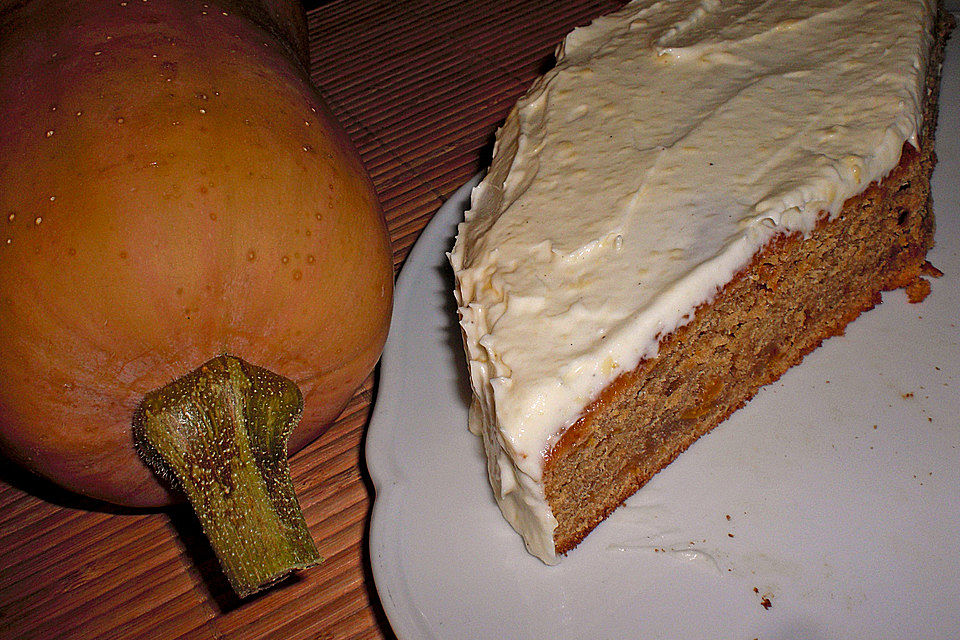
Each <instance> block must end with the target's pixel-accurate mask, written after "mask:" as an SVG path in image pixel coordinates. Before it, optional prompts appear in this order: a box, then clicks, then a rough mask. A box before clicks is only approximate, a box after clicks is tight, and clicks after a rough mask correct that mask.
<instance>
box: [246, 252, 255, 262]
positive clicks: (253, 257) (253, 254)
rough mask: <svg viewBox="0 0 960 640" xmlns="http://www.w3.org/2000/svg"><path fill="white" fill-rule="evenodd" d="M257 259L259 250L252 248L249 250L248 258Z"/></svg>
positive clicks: (251, 260)
mask: <svg viewBox="0 0 960 640" xmlns="http://www.w3.org/2000/svg"><path fill="white" fill-rule="evenodd" d="M256 259H257V252H256V251H254V250H253V249H250V251H248V252H247V260H249V261H250V262H253V261H254V260H256Z"/></svg>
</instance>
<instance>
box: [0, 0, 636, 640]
mask: <svg viewBox="0 0 960 640" xmlns="http://www.w3.org/2000/svg"><path fill="white" fill-rule="evenodd" d="M618 4H619V1H613V0H594V1H579V2H578V1H570V0H561V1H559V2H551V3H545V2H542V1H541V0H508V1H506V2H504V1H501V0H497V1H495V0H415V1H409V2H407V1H405V2H396V1H395V0H373V1H360V0H343V1H340V2H331V3H328V4H325V5H323V6H321V7H320V8H318V9H316V10H314V11H312V12H311V13H310V14H309V28H310V42H311V59H312V64H313V78H314V81H315V83H316V84H317V86H318V88H319V90H320V92H321V94H322V95H323V96H324V98H325V100H326V101H327V102H328V104H329V105H330V108H331V110H332V111H333V113H334V114H335V115H336V117H337V118H338V119H339V120H340V121H341V123H342V124H343V126H344V128H345V129H346V130H347V132H348V133H349V135H350V136H351V138H352V140H353V142H354V144H355V145H356V147H357V149H358V151H359V153H360V156H361V158H362V160H363V162H364V164H365V166H366V167H367V170H368V172H369V173H370V175H371V178H372V179H373V182H374V185H375V186H376V189H377V193H378V195H379V197H380V200H381V203H382V205H383V208H384V212H385V215H386V217H387V222H388V227H389V228H390V232H391V240H392V242H393V252H394V265H395V267H396V268H398V269H399V268H400V267H401V265H402V263H403V260H404V259H405V258H406V256H407V254H408V252H409V250H410V247H411V246H412V245H413V243H414V242H415V241H416V239H417V237H418V236H419V234H420V232H421V231H422V229H423V227H424V226H425V225H426V224H427V222H429V220H430V218H431V217H432V216H433V214H434V212H435V211H436V210H437V209H438V208H439V207H440V205H441V204H442V203H443V201H444V200H445V199H446V198H447V197H449V195H450V194H451V193H452V192H453V191H454V190H455V189H456V188H457V187H459V186H460V185H461V184H462V183H463V182H465V181H466V180H467V179H469V178H470V177H471V176H472V175H474V174H475V173H477V172H478V171H480V170H481V169H482V168H483V166H484V164H485V162H486V161H487V160H488V159H489V152H490V146H491V144H492V141H493V135H494V132H495V131H496V129H497V127H498V126H499V125H500V124H501V123H502V121H503V118H504V117H505V115H506V113H507V112H508V111H509V109H510V108H511V106H512V105H513V104H514V102H515V101H516V99H517V97H518V96H519V95H521V94H522V92H523V91H524V90H525V88H526V87H527V86H528V85H529V83H530V82H531V81H532V79H533V78H534V77H535V76H536V75H537V74H538V73H539V72H541V71H542V70H543V69H544V68H545V66H546V65H548V64H549V62H550V60H551V55H552V52H553V51H554V48H555V46H556V44H557V43H558V42H559V40H560V38H561V37H562V36H563V35H564V34H565V33H566V32H567V31H569V30H570V29H571V28H572V27H574V26H577V25H581V24H585V23H587V22H589V21H590V20H591V19H592V18H593V17H595V16H597V15H599V14H600V13H602V12H604V11H607V10H610V9H612V8H615V7H616V6H617V5H618ZM374 397H375V388H374V384H373V379H372V378H371V379H369V380H367V381H366V382H365V383H364V385H363V386H362V387H361V389H360V390H358V392H357V393H356V395H355V396H354V398H353V400H352V401H351V402H350V404H349V405H348V407H347V408H346V409H345V410H344V413H343V414H342V415H341V417H340V418H339V419H338V420H337V422H336V423H335V424H333V425H332V426H331V427H330V428H329V430H328V431H327V432H326V433H325V434H324V435H323V436H321V437H320V438H319V439H318V440H317V441H315V442H313V443H312V444H310V445H309V446H308V447H306V448H305V449H304V450H303V451H301V452H300V453H298V454H297V455H296V456H294V458H293V459H292V461H291V473H292V475H293V480H294V485H295V487H296V489H297V492H298V495H299V496H300V499H301V505H302V507H303V512H304V517H305V519H306V521H307V525H308V526H309V528H310V530H311V532H312V533H313V535H314V537H315V539H316V541H317V546H318V547H319V549H320V551H321V554H323V555H324V556H325V561H324V562H323V563H322V564H321V565H320V566H318V567H315V568H313V569H310V570H308V571H304V572H301V573H300V574H299V575H298V576H296V577H295V578H293V579H290V580H287V581H285V582H284V583H283V584H281V585H278V586H277V587H276V588H274V589H273V590H271V591H269V592H268V593H266V594H263V595H261V596H259V597H256V598H253V599H251V600H249V601H244V602H241V601H238V600H237V599H236V597H235V596H233V595H232V593H231V592H230V589H229V587H228V586H227V584H226V581H225V578H224V577H223V576H222V574H221V573H220V571H219V568H218V566H217V563H216V560H215V558H214V557H213V555H212V552H211V551H210V549H209V547H208V546H207V545H206V543H205V541H204V540H203V538H202V535H201V533H200V530H199V526H198V525H197V524H196V522H195V521H194V520H193V519H192V516H191V515H190V513H189V511H188V510H187V509H186V508H185V507H178V508H174V509H172V510H168V511H165V512H135V513H129V512H124V511H123V510H119V511H118V510H115V509H109V508H104V507H103V506H102V505H96V504H93V503H91V502H90V501H87V500H83V499H80V498H77V497H75V496H70V495H69V494H67V493H65V492H63V491H60V490H58V489H56V488H54V487H51V486H50V485H48V484H47V483H44V482H41V481H38V480H36V479H33V478H31V477H30V476H29V474H26V473H24V472H21V471H18V470H16V469H13V468H12V467H10V466H9V463H6V462H5V461H0V474H2V475H0V480H2V481H0V639H6V638H11V639H12V638H17V639H31V638H38V639H43V640H47V639H49V638H77V639H80V640H83V639H88V638H89V639H93V638H97V639H100V638H122V639H126V638H138V639H140V638H145V639H152V638H158V639H159V638H163V639H164V640H167V639H173V638H190V639H200V640H206V639H211V640H212V639H214V638H216V639H224V638H229V639H231V640H233V639H246V638H250V639H253V638H258V639H259V638H277V639H279V638H283V639H298V638H303V639H307V638H319V639H337V640H339V639H341V638H354V639H360V638H363V639H375V640H379V639H382V638H390V637H392V633H391V631H390V628H389V625H388V624H387V621H386V618H385V616H384V614H383V610H382V608H381V606H380V604H379V601H378V599H377V596H376V587H375V585H374V584H373V580H372V577H371V575H370V566H369V558H368V557H367V555H366V547H365V542H366V538H365V534H366V530H367V527H368V523H369V514H370V505H371V500H372V497H373V496H372V494H371V487H370V483H369V480H368V478H367V477H366V476H365V472H364V465H363V459H362V456H363V452H362V445H363V436H364V430H365V428H366V424H367V420H368V418H369V414H370V404H371V402H372V400H373V398H374ZM3 465H6V467H5V468H6V470H5V471H4V470H2V469H3V468H4V467H3Z"/></svg>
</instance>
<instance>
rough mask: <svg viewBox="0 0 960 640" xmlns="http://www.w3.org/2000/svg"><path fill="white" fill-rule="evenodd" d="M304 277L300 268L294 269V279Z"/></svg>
mask: <svg viewBox="0 0 960 640" xmlns="http://www.w3.org/2000/svg"><path fill="white" fill-rule="evenodd" d="M302 277H303V272H302V271H300V269H294V270H293V279H294V280H299V279H300V278H302Z"/></svg>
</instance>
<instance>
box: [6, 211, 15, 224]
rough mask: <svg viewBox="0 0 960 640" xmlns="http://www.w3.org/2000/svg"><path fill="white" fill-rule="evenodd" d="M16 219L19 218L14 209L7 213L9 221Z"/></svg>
mask: <svg viewBox="0 0 960 640" xmlns="http://www.w3.org/2000/svg"><path fill="white" fill-rule="evenodd" d="M16 219H17V214H16V213H14V212H13V211H11V212H10V213H9V214H7V222H13V221H14V220H16Z"/></svg>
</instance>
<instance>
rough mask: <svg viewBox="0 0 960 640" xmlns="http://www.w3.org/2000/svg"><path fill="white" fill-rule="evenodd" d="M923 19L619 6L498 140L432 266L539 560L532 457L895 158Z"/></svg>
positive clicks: (545, 554) (492, 467)
mask: <svg viewBox="0 0 960 640" xmlns="http://www.w3.org/2000/svg"><path fill="white" fill-rule="evenodd" d="M935 9H936V7H935V5H934V4H933V3H931V2H923V1H918V0H883V1H878V2H869V1H863V0H850V1H848V2H835V1H830V2H825V1H822V0H821V1H812V2H811V1H808V0H778V2H761V1H757V0H737V1H728V0H724V1H723V2H720V1H718V0H703V1H697V2H694V1H690V0H674V1H663V2H651V1H650V0H638V1H636V2H631V3H630V4H628V5H627V6H626V7H624V8H623V9H622V10H620V11H617V12H615V13H613V14H610V15H608V16H605V17H602V18H599V19H597V20H595V21H594V22H593V23H592V24H590V25H589V26H586V27H583V28H578V29H575V30H574V31H573V32H572V33H570V34H569V35H568V36H567V37H566V39H565V40H564V42H563V43H562V44H561V45H560V47H559V48H558V51H557V64H556V66H555V68H554V69H553V70H551V71H550V72H549V73H547V74H546V75H544V76H543V77H541V78H540V79H539V80H538V81H537V82H536V83H535V84H534V85H533V87H532V88H531V89H530V90H529V91H528V93H527V94H526V95H525V96H524V97H523V98H521V99H520V101H519V102H518V103H517V105H516V107H515V108H514V109H513V111H512V112H511V113H510V115H509V116H508V118H507V120H506V122H505V124H504V126H503V127H502V129H501V130H500V131H499V132H498V136H497V142H496V146H495V149H494V158H493V162H492V165H491V168H490V170H489V172H488V174H487V175H486V177H485V178H484V180H483V181H482V182H481V183H480V184H479V186H477V187H476V189H474V191H473V194H472V200H471V208H470V210H469V211H468V212H467V213H466V216H465V221H464V222H463V223H461V224H460V226H459V229H458V235H457V240H456V243H455V245H454V248H453V250H452V252H451V254H450V261H451V264H452V265H453V268H454V272H455V276H456V292H455V293H456V297H457V302H458V305H459V314H460V324H461V327H462V330H463V337H464V345H465V349H466V353H467V359H468V361H469V369H470V381H471V386H472V389H473V393H474V400H473V406H472V407H471V418H470V421H471V429H472V430H474V431H475V432H477V433H480V434H482V436H483V438H484V447H485V450H486V454H487V459H488V471H489V475H490V481H491V484H492V485H493V489H494V493H495V495H496V498H497V502H498V503H499V505H500V508H501V510H502V511H503V513H504V516H505V517H506V518H507V520H508V521H509V522H510V523H511V524H512V525H513V526H514V528H515V529H517V530H518V531H519V532H520V533H521V534H522V535H523V537H524V540H525V542H526V545H527V548H528V550H529V551H530V552H531V553H533V554H534V555H536V556H538V557H539V558H541V559H542V560H544V561H545V562H547V563H553V562H555V561H556V560H557V556H556V553H555V551H554V545H553V530H554V529H555V527H556V520H555V519H554V517H553V515H552V513H551V512H550V507H549V505H548V504H547V502H546V500H545V498H544V493H543V486H542V473H543V464H544V459H545V456H546V454H547V453H548V452H549V450H550V448H551V447H552V446H553V445H554V444H555V443H556V441H557V440H558V438H559V437H560V435H561V434H562V433H563V432H564V430H565V429H566V428H567V427H569V426H570V425H571V424H572V423H574V422H575V421H576V420H577V418H578V417H579V416H580V415H581V414H582V412H583V410H584V408H585V407H586V406H587V405H588V404H589V403H590V402H591V401H592V400H594V399H595V398H596V397H597V396H598V395H599V393H600V392H601V391H602V390H603V389H604V388H605V387H606V386H607V385H609V384H610V383H611V382H612V381H613V380H614V379H615V378H617V376H618V375H620V374H621V373H623V372H626V371H630V370H632V369H634V368H635V367H637V365H638V364H639V363H640V362H641V361H642V360H644V359H647V358H654V357H656V355H657V350H658V344H659V342H660V339H661V338H662V337H663V336H665V335H667V334H669V333H670V332H672V331H673V330H675V329H676V328H678V327H680V326H682V325H683V324H685V323H686V322H688V321H689V320H690V319H691V318H692V315H693V312H694V310H695V309H696V308H697V307H698V306H700V305H703V304H705V303H709V302H710V301H711V300H712V299H713V297H714V296H715V295H716V293H717V291H718V290H719V289H720V288H722V287H723V286H724V285H725V284H727V283H728V282H729V281H730V280H731V279H732V278H733V277H734V275H735V274H736V273H737V272H738V271H740V270H742V269H744V268H745V267H746V266H747V265H748V264H749V262H750V260H751V258H752V257H753V256H754V255H755V254H756V253H757V251H759V250H760V249H761V248H762V247H763V246H764V245H765V244H766V243H768V242H769V241H770V240H771V239H772V238H774V237H776V236H777V235H779V234H784V233H792V232H801V233H809V232H810V231H812V229H813V228H814V226H815V224H816V222H817V220H818V218H819V217H821V216H822V215H824V213H825V214H826V215H828V216H833V215H835V214H836V213H837V212H838V211H839V210H840V208H841V206H842V204H843V202H844V201H845V200H846V199H847V198H849V197H851V196H853V195H855V194H857V193H859V192H861V191H862V190H863V189H864V188H865V187H866V186H867V185H868V184H869V183H870V182H872V181H875V180H880V179H882V178H883V176H885V175H886V174H887V173H888V172H889V171H890V170H891V169H892V168H893V167H894V166H895V165H896V164H897V162H898V161H899V157H900V151H901V148H902V146H903V143H904V142H905V141H909V142H912V143H913V144H914V146H917V144H916V138H917V136H918V133H919V128H920V123H921V107H922V102H923V98H924V78H925V72H926V65H927V53H928V51H929V48H930V44H931V36H930V32H931V27H932V22H933V16H934V13H935Z"/></svg>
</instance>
